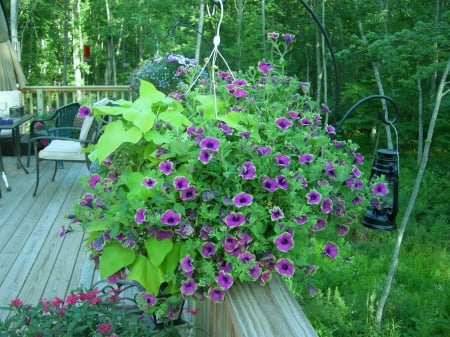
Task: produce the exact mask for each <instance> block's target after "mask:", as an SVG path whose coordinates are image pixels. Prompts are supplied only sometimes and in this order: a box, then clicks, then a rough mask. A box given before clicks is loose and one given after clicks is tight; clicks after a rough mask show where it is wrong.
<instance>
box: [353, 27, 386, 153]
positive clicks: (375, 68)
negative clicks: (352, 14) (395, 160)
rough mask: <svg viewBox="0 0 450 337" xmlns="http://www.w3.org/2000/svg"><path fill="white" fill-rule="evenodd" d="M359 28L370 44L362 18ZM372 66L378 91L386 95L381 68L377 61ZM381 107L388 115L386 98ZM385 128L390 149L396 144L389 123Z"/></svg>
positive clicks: (365, 41) (364, 38) (362, 37)
mask: <svg viewBox="0 0 450 337" xmlns="http://www.w3.org/2000/svg"><path fill="white" fill-rule="evenodd" d="M358 28H359V33H360V34H361V39H362V41H363V43H364V45H365V46H369V42H368V41H367V38H366V36H365V34H364V31H363V27H362V23H361V20H358ZM372 67H373V72H374V75H375V79H376V81H377V86H378V92H379V94H380V95H383V96H384V95H385V94H384V88H383V82H382V81H381V75H380V68H379V66H378V64H377V63H376V62H373V63H372ZM381 107H382V109H383V113H384V114H386V115H387V116H388V108H387V103H386V100H384V99H383V100H381ZM385 129H386V142H387V147H388V149H393V148H394V146H393V144H392V135H391V129H390V128H389V125H386V126H385Z"/></svg>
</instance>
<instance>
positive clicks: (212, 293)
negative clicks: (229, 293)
mask: <svg viewBox="0 0 450 337" xmlns="http://www.w3.org/2000/svg"><path fill="white" fill-rule="evenodd" d="M208 296H209V298H210V299H211V301H213V302H216V303H219V302H222V301H223V297H224V296H225V292H224V291H223V290H222V289H218V288H209V291H208Z"/></svg>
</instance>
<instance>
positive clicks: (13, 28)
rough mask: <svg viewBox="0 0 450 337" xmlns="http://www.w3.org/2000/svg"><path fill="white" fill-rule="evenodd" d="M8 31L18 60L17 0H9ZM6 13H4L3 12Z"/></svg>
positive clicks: (19, 57) (19, 51)
mask: <svg viewBox="0 0 450 337" xmlns="http://www.w3.org/2000/svg"><path fill="white" fill-rule="evenodd" d="M10 6H11V9H10V33H11V45H12V47H13V49H14V51H15V52H16V54H17V59H18V61H19V62H20V59H21V50H20V43H19V38H18V36H19V34H18V32H17V13H18V12H19V3H18V2H17V0H11V3H10ZM5 14H6V13H5Z"/></svg>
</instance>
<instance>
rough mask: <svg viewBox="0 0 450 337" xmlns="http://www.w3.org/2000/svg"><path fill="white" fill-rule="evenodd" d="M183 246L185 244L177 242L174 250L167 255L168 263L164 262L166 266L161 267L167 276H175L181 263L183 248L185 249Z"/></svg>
mask: <svg viewBox="0 0 450 337" xmlns="http://www.w3.org/2000/svg"><path fill="white" fill-rule="evenodd" d="M183 245H184V244H183V243H182V242H181V241H178V242H176V243H175V244H174V245H173V249H172V250H171V251H170V253H169V254H167V257H166V261H165V262H164V265H163V266H161V267H162V270H163V272H164V274H165V275H167V274H169V275H170V274H173V272H174V271H175V269H176V268H177V267H178V264H179V263H180V252H181V247H183Z"/></svg>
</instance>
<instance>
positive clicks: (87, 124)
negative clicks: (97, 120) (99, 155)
mask: <svg viewBox="0 0 450 337" xmlns="http://www.w3.org/2000/svg"><path fill="white" fill-rule="evenodd" d="M93 123H94V116H86V117H84V120H83V124H82V125H81V130H80V136H79V139H80V140H81V141H86V140H87V138H88V135H89V130H90V129H91V127H92V124H93Z"/></svg>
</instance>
